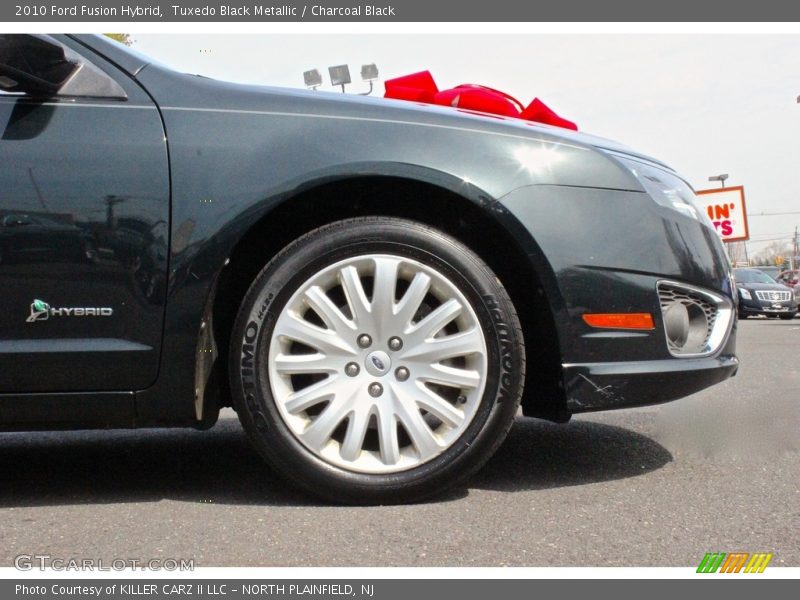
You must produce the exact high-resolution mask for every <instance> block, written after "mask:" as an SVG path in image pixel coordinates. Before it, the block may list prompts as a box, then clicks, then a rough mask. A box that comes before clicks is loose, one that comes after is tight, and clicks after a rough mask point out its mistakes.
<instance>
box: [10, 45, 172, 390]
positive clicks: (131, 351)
mask: <svg viewBox="0 0 800 600" xmlns="http://www.w3.org/2000/svg"><path fill="white" fill-rule="evenodd" d="M65 61H66V62H65ZM75 65H78V67H77V70H75ZM70 69H72V71H70ZM62 77H64V78H65V82H66V83H64V82H60V81H61V78H62ZM48 78H52V81H57V82H60V83H52V82H51V81H50V79H48ZM40 81H42V82H41V83H40ZM48 85H49V86H50V87H48ZM0 90H2V91H0V165H2V166H1V167H0V394H3V393H27V392H70V391H109V390H137V389H143V388H145V387H147V386H149V385H151V384H152V383H153V382H154V381H155V380H156V378H157V376H158V365H159V355H160V348H161V335H162V326H163V318H164V305H165V298H166V278H167V259H168V252H167V250H168V241H169V237H168V236H169V193H170V189H169V169H168V159H167V148H166V139H165V135H164V129H163V126H162V122H161V118H160V115H159V111H158V109H157V107H156V106H155V104H154V103H153V101H152V100H151V99H150V97H149V96H148V95H147V94H146V93H145V91H144V90H142V89H141V87H140V86H139V85H138V84H137V83H136V82H135V81H134V80H133V79H131V78H130V77H129V76H127V75H126V74H125V73H123V72H122V71H120V70H118V69H117V68H115V67H114V66H113V65H112V64H110V63H108V62H106V61H105V60H104V59H103V58H102V57H99V56H97V55H96V54H94V53H92V52H91V51H89V50H87V49H85V48H83V47H82V46H81V45H80V44H78V43H77V42H75V41H73V40H70V39H69V38H64V37H59V38H58V39H56V38H53V37H48V36H27V35H0Z"/></svg>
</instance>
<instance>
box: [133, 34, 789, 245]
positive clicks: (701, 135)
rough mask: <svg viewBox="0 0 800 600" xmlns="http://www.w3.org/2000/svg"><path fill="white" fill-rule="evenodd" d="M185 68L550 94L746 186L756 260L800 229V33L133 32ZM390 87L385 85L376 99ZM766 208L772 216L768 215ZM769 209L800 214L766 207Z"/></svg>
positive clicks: (605, 131) (140, 45) (695, 179)
mask: <svg viewBox="0 0 800 600" xmlns="http://www.w3.org/2000/svg"><path fill="white" fill-rule="evenodd" d="M132 37H133V39H134V45H133V47H134V48H136V49H138V50H140V51H142V52H144V53H146V54H149V55H150V56H152V57H154V58H156V59H158V60H159V61H160V62H163V63H165V64H167V65H169V66H172V67H173V68H177V69H178V70H182V71H186V72H191V73H199V74H202V75H206V76H209V77H215V78H218V79H228V80H231V81H240V82H248V83H260V84H268V85H278V86H286V87H303V77H302V73H303V71H306V70H308V69H313V68H317V69H319V70H320V72H322V73H323V79H324V81H325V82H326V83H325V85H324V86H323V88H322V89H328V90H333V88H331V87H330V85H329V84H328V82H329V80H328V77H327V67H328V66H330V65H337V64H349V65H350V71H351V74H352V76H353V81H354V82H355V83H354V84H353V85H351V86H349V87H348V91H351V92H361V91H365V90H366V89H367V86H366V85H365V84H362V82H360V81H358V79H359V73H360V67H361V65H362V64H365V63H373V62H374V63H376V64H377V66H378V69H379V71H380V76H381V80H383V79H388V78H392V77H397V76H400V75H405V74H408V73H413V72H416V71H420V70H423V69H428V70H430V71H431V73H432V74H433V76H434V79H435V80H436V82H437V84H438V86H439V88H440V89H444V88H447V87H452V86H455V85H458V84H460V83H478V84H482V85H487V86H490V87H493V88H496V89H500V90H503V91H505V92H507V93H509V94H511V95H512V96H515V97H516V98H518V99H519V100H520V101H521V102H522V103H523V104H528V102H530V101H531V100H532V99H533V98H534V97H539V98H541V99H542V100H543V101H544V102H545V103H547V104H548V105H549V106H550V107H551V108H553V109H554V110H555V111H556V112H558V113H559V114H561V115H562V116H564V117H566V118H568V119H570V120H573V121H575V122H577V124H578V126H579V128H580V129H581V130H582V131H586V132H588V133H592V134H595V135H600V136H603V137H607V138H611V139H614V140H617V141H619V142H622V143H624V144H626V145H628V146H630V147H632V148H635V149H636V150H639V151H641V152H644V153H646V154H649V155H651V156H654V157H656V158H658V159H660V160H662V161H664V162H666V163H667V164H669V165H671V166H672V167H673V168H675V169H676V170H677V171H678V172H680V173H681V174H682V175H683V177H685V178H686V179H687V180H688V181H689V182H690V183H691V184H692V185H693V186H694V187H695V189H698V190H700V189H707V188H711V187H717V186H718V185H719V184H718V183H711V182H709V181H708V177H709V176H711V175H717V174H720V173H727V174H729V176H730V177H729V179H728V180H727V182H726V185H729V186H733V185H743V186H744V188H745V196H746V204H747V209H748V213H749V229H750V238H751V239H750V241H749V242H748V250H749V253H750V255H751V256H752V255H753V254H754V253H756V252H758V251H759V250H760V249H762V248H764V246H765V245H767V244H769V243H771V242H772V241H774V240H785V241H786V243H789V242H790V240H791V239H792V235H793V233H794V230H795V227H796V226H798V225H800V104H798V102H797V100H798V96H799V95H800V35H777V34H776V35H754V34H746V35H739V34H708V33H706V34H651V35H634V34H504V35H500V34H486V35H480V34H383V35H374V34H366V33H365V34H310V35H308V34H307V35H300V34H289V35H284V34H236V35H228V34H170V35H165V34H133V35H132ZM382 93H383V85H382V83H381V82H380V81H379V82H378V85H377V90H376V94H377V95H381V94H382ZM761 213H766V214H767V216H762V215H761ZM772 213H793V214H779V215H774V216H769V214H772Z"/></svg>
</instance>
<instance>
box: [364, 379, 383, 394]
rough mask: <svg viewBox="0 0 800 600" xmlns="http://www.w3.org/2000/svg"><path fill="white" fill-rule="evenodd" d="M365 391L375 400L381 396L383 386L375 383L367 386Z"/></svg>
mask: <svg viewBox="0 0 800 600" xmlns="http://www.w3.org/2000/svg"><path fill="white" fill-rule="evenodd" d="M367 391H369V395H370V396H372V397H373V398H377V397H378V396H380V395H381V394H383V386H382V385H381V384H380V383H378V382H377V381H376V382H375V383H370V384H369V387H368V388H367Z"/></svg>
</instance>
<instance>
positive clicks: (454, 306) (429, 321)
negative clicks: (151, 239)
mask: <svg viewBox="0 0 800 600" xmlns="http://www.w3.org/2000/svg"><path fill="white" fill-rule="evenodd" d="M462 309H463V308H462V306H461V303H460V302H459V301H458V300H456V299H455V298H450V300H448V301H447V302H445V303H444V304H442V305H441V306H439V307H438V308H437V309H436V310H434V311H433V312H432V313H431V314H429V315H428V316H427V317H425V318H424V319H422V321H420V322H419V323H417V326H416V327H414V329H412V330H411V333H412V335H414V336H415V337H417V338H419V337H422V338H429V337H433V336H435V335H436V334H437V333H439V332H440V331H441V330H442V328H443V327H444V326H445V325H447V324H448V323H450V322H451V321H452V320H453V319H455V318H456V317H457V316H458V315H460V314H461V311H462Z"/></svg>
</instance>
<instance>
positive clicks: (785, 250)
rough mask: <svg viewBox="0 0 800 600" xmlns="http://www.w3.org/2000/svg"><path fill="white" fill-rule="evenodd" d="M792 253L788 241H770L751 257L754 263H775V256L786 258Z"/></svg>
mask: <svg viewBox="0 0 800 600" xmlns="http://www.w3.org/2000/svg"><path fill="white" fill-rule="evenodd" d="M791 255H792V247H791V244H790V243H789V242H788V241H777V242H772V243H771V244H769V245H768V246H767V247H765V248H764V249H763V250H762V251H761V252H759V253H758V254H756V255H755V256H754V257H753V264H755V265H776V264H777V262H776V261H775V259H776V258H779V257H782V258H787V257H789V256H791Z"/></svg>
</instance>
